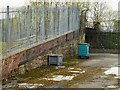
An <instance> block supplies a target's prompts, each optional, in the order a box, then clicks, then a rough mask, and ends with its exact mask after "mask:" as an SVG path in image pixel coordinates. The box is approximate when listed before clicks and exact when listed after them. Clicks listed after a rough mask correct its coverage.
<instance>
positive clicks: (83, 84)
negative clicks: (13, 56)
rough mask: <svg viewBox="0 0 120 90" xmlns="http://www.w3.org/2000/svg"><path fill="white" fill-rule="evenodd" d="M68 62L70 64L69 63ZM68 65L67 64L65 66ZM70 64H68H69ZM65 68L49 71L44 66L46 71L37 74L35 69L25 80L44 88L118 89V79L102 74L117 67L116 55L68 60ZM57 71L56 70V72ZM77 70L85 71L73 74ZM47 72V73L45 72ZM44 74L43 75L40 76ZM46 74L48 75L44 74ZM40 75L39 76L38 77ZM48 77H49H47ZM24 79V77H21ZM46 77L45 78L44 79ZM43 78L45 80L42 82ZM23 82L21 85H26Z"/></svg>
mask: <svg viewBox="0 0 120 90" xmlns="http://www.w3.org/2000/svg"><path fill="white" fill-rule="evenodd" d="M69 61H70V62H69ZM65 63H68V64H65ZM69 63H70V64H69ZM63 65H65V67H61V68H62V69H59V67H57V68H56V66H53V68H51V69H50V70H49V68H50V67H49V66H46V69H45V68H43V71H42V69H40V70H41V71H39V72H38V70H39V69H36V70H34V71H32V72H34V73H33V76H32V75H31V74H32V73H26V75H27V74H30V75H27V78H29V77H33V78H32V79H30V80H28V81H26V82H29V83H31V82H32V83H33V82H34V83H39V84H40V83H43V82H44V83H43V84H44V85H45V84H46V85H45V86H44V88H119V87H120V84H118V82H120V79H116V78H114V77H115V75H105V74H104V72H105V71H106V70H107V69H109V68H111V67H118V65H119V64H118V54H108V53H92V54H90V58H89V59H79V58H75V59H71V60H70V59H68V61H64V64H63ZM119 66H120V65H119ZM70 68H74V72H69V69H70ZM56 69H57V70H56ZM75 69H76V70H77V69H82V70H81V71H80V73H81V72H82V71H85V72H84V73H82V74H74V73H75V71H76V70H75ZM47 70H48V71H47ZM41 72H42V73H44V74H43V75H42V74H41ZM46 72H48V73H46ZM35 73H36V74H37V77H34V75H36V74H35ZM39 74H40V76H39ZM73 74H74V75H77V76H76V77H74V78H73V79H72V80H71V81H65V80H63V81H57V82H56V81H51V80H50V81H49V80H47V78H49V77H52V75H53V76H54V75H66V76H68V75H73ZM49 75H50V76H49ZM23 76H24V77H25V75H23ZM46 76H47V78H46ZM43 78H45V80H43ZM26 82H23V83H26Z"/></svg>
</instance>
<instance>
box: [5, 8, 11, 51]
mask: <svg viewBox="0 0 120 90" xmlns="http://www.w3.org/2000/svg"><path fill="white" fill-rule="evenodd" d="M9 19H10V17H9V6H7V12H6V24H7V25H6V34H5V35H7V36H5V38H6V49H7V51H9V50H10V27H9Z"/></svg>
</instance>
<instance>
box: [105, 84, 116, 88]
mask: <svg viewBox="0 0 120 90" xmlns="http://www.w3.org/2000/svg"><path fill="white" fill-rule="evenodd" d="M107 88H118V86H114V85H111V86H107Z"/></svg>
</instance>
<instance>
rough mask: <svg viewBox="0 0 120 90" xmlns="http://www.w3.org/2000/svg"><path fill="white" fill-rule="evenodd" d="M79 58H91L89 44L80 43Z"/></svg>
mask: <svg viewBox="0 0 120 90" xmlns="http://www.w3.org/2000/svg"><path fill="white" fill-rule="evenodd" d="M78 57H80V58H83V57H85V58H89V44H88V43H79V44H78Z"/></svg>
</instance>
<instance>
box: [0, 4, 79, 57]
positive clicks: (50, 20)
mask: <svg viewBox="0 0 120 90" xmlns="http://www.w3.org/2000/svg"><path fill="white" fill-rule="evenodd" d="M79 21H80V20H79V7H78V6H75V5H74V6H70V5H69V6H67V5H61V6H57V5H56V6H45V5H41V6H39V5H38V6H27V7H22V8H19V9H18V8H17V9H13V8H10V7H9V6H7V8H6V9H3V10H2V11H0V53H1V54H2V55H4V54H6V53H8V52H11V51H14V50H18V49H22V48H26V47H28V46H31V45H33V44H35V43H38V42H43V41H45V40H48V39H51V38H56V37H57V36H59V35H62V34H65V33H67V32H70V31H74V30H77V29H79Z"/></svg>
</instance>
